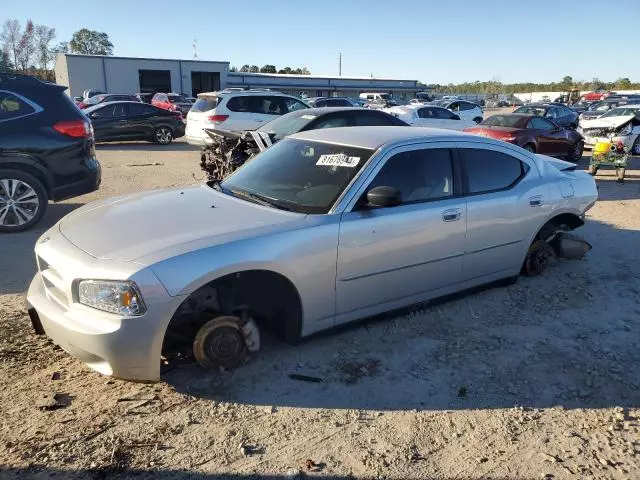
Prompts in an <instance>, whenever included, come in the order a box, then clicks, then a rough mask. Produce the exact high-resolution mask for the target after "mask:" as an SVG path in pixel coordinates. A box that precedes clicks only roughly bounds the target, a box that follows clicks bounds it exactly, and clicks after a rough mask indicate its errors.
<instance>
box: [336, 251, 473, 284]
mask: <svg viewBox="0 0 640 480" xmlns="http://www.w3.org/2000/svg"><path fill="white" fill-rule="evenodd" d="M462 256H464V253H456V254H454V255H448V256H446V257H442V258H436V259H434V260H427V261H426V262H417V263H412V264H410V265H403V266H400V267H394V268H389V269H385V270H379V271H377V272H371V273H363V274H361V275H352V276H350V277H345V278H341V279H340V281H341V282H350V281H353V280H359V279H361V278H367V277H373V276H375V275H382V274H384V273H391V272H395V271H398V270H406V269H407V268H413V267H419V266H422V265H428V264H430V263H436V262H442V261H444V260H451V259H454V258H459V257H462Z"/></svg>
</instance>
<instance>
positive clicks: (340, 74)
mask: <svg viewBox="0 0 640 480" xmlns="http://www.w3.org/2000/svg"><path fill="white" fill-rule="evenodd" d="M338 76H339V77H341V76H342V52H341V53H339V54H338Z"/></svg>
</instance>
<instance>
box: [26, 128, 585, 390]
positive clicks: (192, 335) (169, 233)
mask: <svg viewBox="0 0 640 480" xmlns="http://www.w3.org/2000/svg"><path fill="white" fill-rule="evenodd" d="M596 199H597V190H596V186H595V183H594V180H593V179H592V178H591V177H590V176H589V175H587V174H586V173H584V172H579V171H575V166H574V165H573V164H569V163H567V162H563V161H561V160H556V159H552V158H549V157H544V156H541V155H535V154H531V153H529V152H527V151H525V150H523V149H521V148H519V147H517V146H514V145H510V144H507V143H503V142H499V141H496V140H492V139H488V138H483V137H478V136H473V135H469V134H464V133H457V132H452V131H445V130H434V129H425V128H406V127H352V128H334V129H323V130H314V131H309V132H304V133H299V134H296V135H293V136H291V137H289V138H287V139H285V140H282V141H281V142H279V143H277V144H276V145H274V146H273V147H271V148H269V149H267V150H265V151H264V152H262V153H261V154H260V155H258V156H256V157H255V158H254V159H253V160H251V161H250V162H248V163H247V164H245V165H244V166H243V167H242V168H240V169H239V170H238V171H236V172H235V173H234V174H233V175H232V176H230V177H228V178H227V179H226V180H225V181H223V182H221V183H217V184H205V185H198V186H191V187H184V188H173V189H167V190H159V191H152V192H144V193H136V194H133V195H127V196H123V197H118V198H113V199H109V200H106V201H102V202H97V203H93V204H89V205H86V206H84V207H82V208H80V209H78V210H76V211H75V212H73V213H71V214H70V215H68V216H66V217H65V218H63V219H62V220H61V221H60V222H59V223H58V224H57V225H55V226H54V227H53V228H51V229H50V230H49V231H47V232H46V233H45V234H44V235H43V236H42V237H41V238H40V239H39V240H38V242H37V244H36V247H35V253H36V258H37V263H38V273H37V274H36V276H35V278H34V279H33V281H32V283H31V286H30V288H29V293H28V304H29V313H30V316H31V319H32V322H33V324H34V327H35V329H36V331H38V332H40V333H45V334H46V335H48V336H49V337H51V339H53V341H54V342H55V343H57V344H58V345H60V346H61V347H62V348H64V349H65V350H67V351H68V352H69V353H71V354H72V355H74V356H76V357H77V358H79V359H81V360H82V361H84V362H86V363H87V364H88V365H89V366H90V367H91V368H93V369H95V370H97V371H99V372H101V373H104V374H108V375H114V376H117V377H120V378H125V379H132V380H158V379H159V378H160V366H161V358H162V356H165V357H167V358H169V357H170V355H171V353H172V352H174V351H176V350H179V349H181V348H185V347H186V348H188V349H189V350H190V351H192V352H193V354H194V355H195V358H196V360H197V361H198V362H199V363H200V364H201V365H203V366H205V367H212V368H220V367H226V368H232V367H234V366H236V365H238V364H240V363H241V362H242V361H244V359H246V356H247V355H249V354H251V352H255V351H257V350H258V349H259V346H260V331H262V329H273V330H275V331H276V332H279V333H281V334H282V335H283V336H284V337H285V338H286V339H288V340H296V339H298V338H300V337H303V336H307V335H311V334H313V333H315V332H318V331H321V330H325V329H328V328H330V327H334V326H336V325H339V324H343V323H345V322H351V321H354V320H356V319H360V318H363V317H368V316H371V315H375V314H379V313H381V312H385V311H389V310H392V309H396V308H399V307H404V306H408V305H412V304H416V303H420V302H425V301H428V300H430V299H433V298H435V297H440V296H443V295H447V294H451V293H454V292H457V291H461V290H465V289H469V288H472V287H475V286H478V285H481V284H487V283H492V282H501V281H512V280H514V279H515V278H516V277H517V276H518V275H519V274H520V273H521V272H522V271H524V272H526V273H529V274H536V273H538V272H539V271H540V270H541V269H542V268H543V267H544V261H545V258H547V255H548V254H551V249H552V248H555V249H556V250H558V249H559V250H563V248H564V247H567V245H565V246H564V247H563V246H562V245H560V246H558V245H557V244H554V243H553V242H554V241H556V240H557V239H558V238H560V235H562V234H564V232H566V231H567V230H572V229H575V228H577V227H579V226H581V225H582V224H583V223H584V215H585V212H586V211H587V210H588V209H589V208H590V207H591V206H592V205H593V204H594V203H595V201H596ZM554 239H555V240H554ZM569 240H570V238H569ZM569 243H570V242H569ZM574 243H575V242H574ZM554 245H555V246H554ZM574 246H575V245H574ZM569 247H571V245H569ZM564 249H565V250H566V248H564Z"/></svg>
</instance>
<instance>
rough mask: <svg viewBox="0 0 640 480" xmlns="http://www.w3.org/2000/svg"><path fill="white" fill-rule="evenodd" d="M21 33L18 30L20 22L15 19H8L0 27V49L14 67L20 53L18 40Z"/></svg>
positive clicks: (19, 29)
mask: <svg viewBox="0 0 640 480" xmlns="http://www.w3.org/2000/svg"><path fill="white" fill-rule="evenodd" d="M21 37H22V32H21V28H20V22H19V21H18V20H16V19H10V20H7V21H6V22H4V24H3V25H2V32H0V42H2V43H1V44H0V47H2V51H3V52H6V53H7V55H8V56H9V60H10V62H11V63H12V65H13V66H14V67H16V66H17V65H18V55H19V53H20V38H21Z"/></svg>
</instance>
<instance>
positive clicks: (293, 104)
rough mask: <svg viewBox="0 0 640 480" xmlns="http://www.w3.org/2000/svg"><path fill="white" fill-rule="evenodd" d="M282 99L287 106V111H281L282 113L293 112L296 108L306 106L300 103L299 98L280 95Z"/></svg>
mask: <svg viewBox="0 0 640 480" xmlns="http://www.w3.org/2000/svg"><path fill="white" fill-rule="evenodd" d="M282 98H283V100H284V104H285V105H286V107H287V111H286V112H283V113H287V112H295V111H296V110H302V109H304V108H307V106H306V105H305V104H304V103H302V102H301V101H300V100H296V99H295V98H289V97H282Z"/></svg>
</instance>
